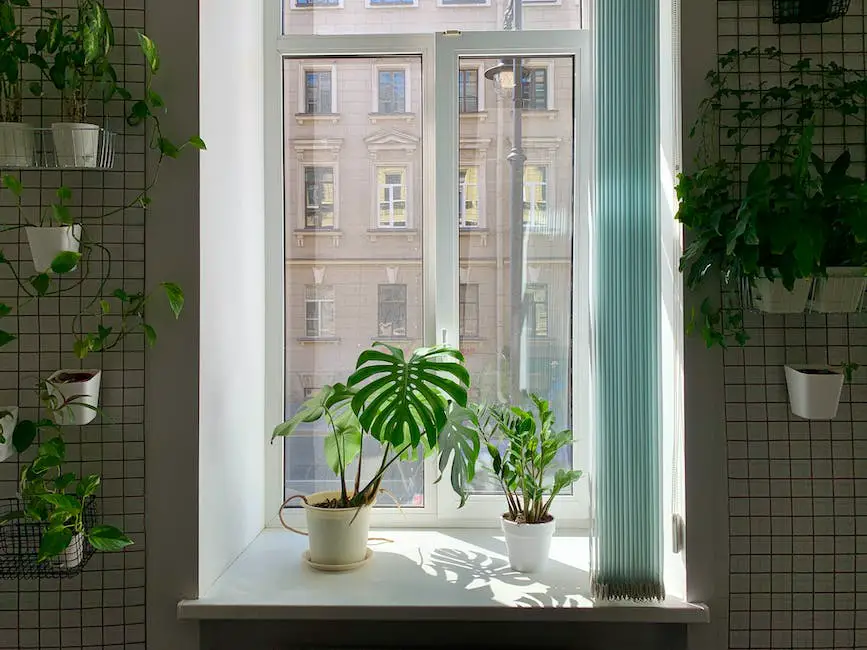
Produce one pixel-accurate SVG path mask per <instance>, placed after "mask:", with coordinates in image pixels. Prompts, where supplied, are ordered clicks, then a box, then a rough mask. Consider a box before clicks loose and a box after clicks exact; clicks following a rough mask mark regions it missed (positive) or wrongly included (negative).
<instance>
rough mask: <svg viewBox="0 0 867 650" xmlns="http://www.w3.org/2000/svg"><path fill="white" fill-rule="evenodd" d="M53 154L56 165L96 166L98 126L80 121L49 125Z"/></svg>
mask: <svg viewBox="0 0 867 650" xmlns="http://www.w3.org/2000/svg"><path fill="white" fill-rule="evenodd" d="M51 134H52V136H53V138H54V155H55V156H56V158H57V166H58V167H96V166H97V165H96V163H97V157H98V154H99V127H98V126H97V125H96V124H86V123H80V122H56V123H54V124H52V125H51Z"/></svg>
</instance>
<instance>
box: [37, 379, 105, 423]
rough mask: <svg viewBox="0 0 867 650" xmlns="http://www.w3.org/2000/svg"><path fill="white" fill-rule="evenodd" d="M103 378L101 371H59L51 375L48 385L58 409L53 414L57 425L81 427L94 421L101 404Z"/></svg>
mask: <svg viewBox="0 0 867 650" xmlns="http://www.w3.org/2000/svg"><path fill="white" fill-rule="evenodd" d="M101 378H102V372H101V371H99V370H58V371H57V372H55V373H54V374H53V375H51V376H50V377H49V378H48V380H47V381H46V383H47V390H48V393H49V394H50V395H51V396H52V397H53V398H54V401H55V403H56V404H55V406H56V407H57V410H56V411H55V412H54V414H53V419H54V422H55V424H58V425H60V426H66V425H81V424H87V423H88V422H90V421H91V420H93V418H95V417H96V406H97V405H98V404H99V381H100V379H101ZM63 404H66V406H62V405H63Z"/></svg>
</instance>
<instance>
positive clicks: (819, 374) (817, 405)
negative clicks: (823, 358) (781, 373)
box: [786, 365, 845, 420]
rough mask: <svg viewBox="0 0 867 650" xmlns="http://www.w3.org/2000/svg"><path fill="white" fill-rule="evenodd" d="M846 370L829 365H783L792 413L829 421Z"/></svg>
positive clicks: (838, 399)
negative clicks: (784, 366)
mask: <svg viewBox="0 0 867 650" xmlns="http://www.w3.org/2000/svg"><path fill="white" fill-rule="evenodd" d="M844 379H845V373H844V371H843V370H842V369H837V368H830V367H828V366H809V365H797V366H796V365H792V366H786V386H787V387H788V389H789V404H790V405H791V407H792V413H794V414H795V415H797V416H798V417H802V418H804V419H805V420H831V419H833V418H834V417H835V416H836V415H837V408H838V407H839V405H840V393H841V392H842V390H843V380H844Z"/></svg>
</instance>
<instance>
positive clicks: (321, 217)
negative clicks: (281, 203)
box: [304, 167, 334, 228]
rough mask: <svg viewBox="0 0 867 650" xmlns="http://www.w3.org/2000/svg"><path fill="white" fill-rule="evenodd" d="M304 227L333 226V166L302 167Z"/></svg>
mask: <svg viewBox="0 0 867 650" xmlns="http://www.w3.org/2000/svg"><path fill="white" fill-rule="evenodd" d="M304 201H305V206H304V227H305V228H334V168H333V167H305V168H304Z"/></svg>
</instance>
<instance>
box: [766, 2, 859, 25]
mask: <svg viewBox="0 0 867 650" xmlns="http://www.w3.org/2000/svg"><path fill="white" fill-rule="evenodd" d="M850 1H851V0H774V22H775V23H777V24H785V23H825V22H828V21H829V20H834V19H836V18H840V17H842V16H845V15H846V12H847V11H849V3H850Z"/></svg>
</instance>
